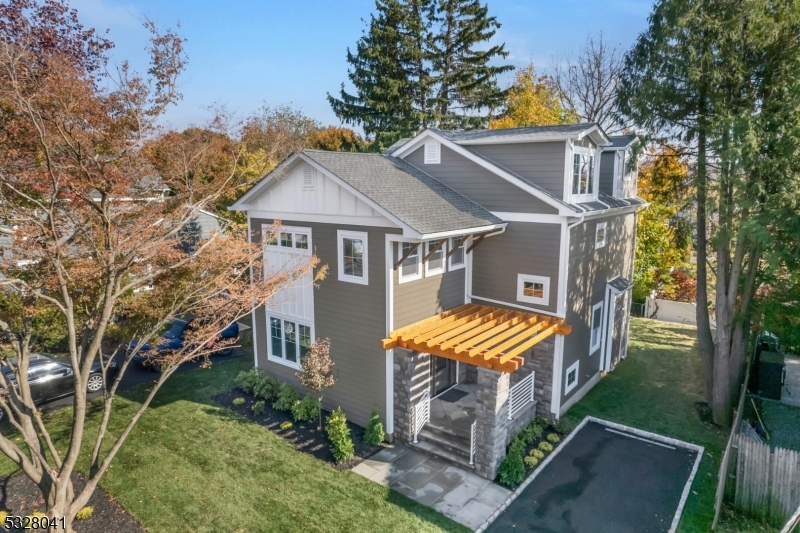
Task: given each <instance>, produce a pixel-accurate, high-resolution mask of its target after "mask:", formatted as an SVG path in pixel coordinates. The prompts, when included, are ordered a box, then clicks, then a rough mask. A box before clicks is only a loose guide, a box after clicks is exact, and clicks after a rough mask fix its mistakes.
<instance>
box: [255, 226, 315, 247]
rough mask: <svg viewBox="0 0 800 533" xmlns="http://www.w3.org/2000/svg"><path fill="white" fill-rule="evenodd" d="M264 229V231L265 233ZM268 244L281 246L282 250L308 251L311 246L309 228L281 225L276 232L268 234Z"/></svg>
mask: <svg viewBox="0 0 800 533" xmlns="http://www.w3.org/2000/svg"><path fill="white" fill-rule="evenodd" d="M266 231H267V230H266V229H264V233H265V234H266ZM268 238H269V239H270V240H268V241H267V245H268V246H274V247H276V248H283V249H285V250H284V251H287V252H288V251H292V252H297V253H304V254H305V253H309V250H310V247H311V230H310V229H308V228H292V227H286V226H284V227H281V228H280V230H279V231H278V233H277V234H275V235H269V236H268Z"/></svg>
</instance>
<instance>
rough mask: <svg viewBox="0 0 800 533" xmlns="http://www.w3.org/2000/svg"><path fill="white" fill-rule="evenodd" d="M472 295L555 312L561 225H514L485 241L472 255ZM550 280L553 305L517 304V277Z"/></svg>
mask: <svg viewBox="0 0 800 533" xmlns="http://www.w3.org/2000/svg"><path fill="white" fill-rule="evenodd" d="M471 253H472V254H473V257H472V295H473V298H474V299H479V298H480V297H484V298H491V299H493V300H499V301H502V302H508V303H511V304H515V305H522V306H526V307H531V308H537V309H542V310H544V311H550V312H555V311H556V309H557V297H558V278H559V269H558V262H559V257H560V254H561V225H560V224H540V223H527V222H511V223H509V224H508V227H507V228H506V231H505V232H503V233H501V234H500V235H495V236H493V237H488V238H486V239H484V240H483V241H482V242H481V243H480V244H479V245H478V246H477V247H476V248H475V249H474V250H473V251H472V252H471ZM518 274H529V275H533V276H547V277H549V278H550V302H549V305H546V306H541V305H536V304H532V303H528V302H520V301H517V275H518Z"/></svg>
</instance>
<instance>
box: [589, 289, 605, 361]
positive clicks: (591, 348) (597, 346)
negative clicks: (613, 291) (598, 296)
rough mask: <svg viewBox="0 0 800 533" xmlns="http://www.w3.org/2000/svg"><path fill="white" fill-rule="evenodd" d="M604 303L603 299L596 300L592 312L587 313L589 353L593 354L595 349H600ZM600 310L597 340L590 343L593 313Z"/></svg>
mask: <svg viewBox="0 0 800 533" xmlns="http://www.w3.org/2000/svg"><path fill="white" fill-rule="evenodd" d="M604 304H605V300H603V301H602V302H598V303H596V304H594V305H593V306H592V313H591V314H590V315H589V355H592V354H594V352H596V351H597V350H599V349H600V346H602V344H603V305H604ZM598 309H599V310H600V326H599V328H598V332H597V342H596V343H595V344H592V332H593V330H594V313H595V311H597V310H598Z"/></svg>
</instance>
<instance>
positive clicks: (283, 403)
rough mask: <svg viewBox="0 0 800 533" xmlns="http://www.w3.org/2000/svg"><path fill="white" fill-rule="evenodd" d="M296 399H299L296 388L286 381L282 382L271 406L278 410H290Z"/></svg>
mask: <svg viewBox="0 0 800 533" xmlns="http://www.w3.org/2000/svg"><path fill="white" fill-rule="evenodd" d="M297 400H299V398H298V396H297V389H295V388H294V387H293V386H291V385H290V384H288V383H282V384H281V387H280V390H279V392H278V399H277V400H276V401H275V403H273V404H272V408H273V409H277V410H278V411H291V410H292V407H294V403H295V402H296V401H297Z"/></svg>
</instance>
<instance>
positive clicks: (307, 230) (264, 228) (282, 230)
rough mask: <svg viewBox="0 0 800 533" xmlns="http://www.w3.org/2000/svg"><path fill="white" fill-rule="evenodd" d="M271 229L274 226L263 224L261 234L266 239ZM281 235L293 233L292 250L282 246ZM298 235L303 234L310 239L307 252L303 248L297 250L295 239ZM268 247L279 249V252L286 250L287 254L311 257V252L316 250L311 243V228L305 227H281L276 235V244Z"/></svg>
mask: <svg viewBox="0 0 800 533" xmlns="http://www.w3.org/2000/svg"><path fill="white" fill-rule="evenodd" d="M271 227H272V226H271V225H270V224H263V225H262V226H261V234H262V235H263V236H264V238H266V237H267V235H268V234H269V229H270V228H271ZM281 233H291V234H292V247H291V248H287V247H285V246H281ZM298 233H301V234H303V235H305V236H306V237H308V248H307V249H305V250H304V249H302V248H295V243H296V242H297V239H296V238H295V235H296V234H298ZM267 246H268V247H269V248H277V249H279V250H285V251H287V252H288V251H291V252H292V253H296V254H302V255H311V252H312V250H313V249H314V246H313V244H312V242H311V228H303V227H300V226H281V227H279V228H278V231H277V233H276V238H275V244H267Z"/></svg>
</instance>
